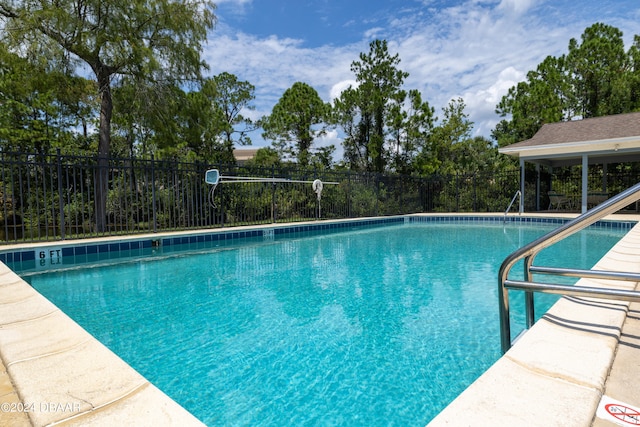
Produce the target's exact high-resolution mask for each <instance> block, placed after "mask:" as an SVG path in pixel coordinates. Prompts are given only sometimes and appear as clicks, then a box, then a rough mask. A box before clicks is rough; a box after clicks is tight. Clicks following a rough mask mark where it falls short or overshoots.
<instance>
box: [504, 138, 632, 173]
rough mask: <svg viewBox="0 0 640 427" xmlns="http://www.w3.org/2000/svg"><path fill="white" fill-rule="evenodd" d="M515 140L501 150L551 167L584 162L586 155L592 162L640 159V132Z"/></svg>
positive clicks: (618, 161) (590, 162)
mask: <svg viewBox="0 0 640 427" xmlns="http://www.w3.org/2000/svg"><path fill="white" fill-rule="evenodd" d="M518 145H519V144H514V145H511V146H506V147H502V148H500V149H498V151H499V152H500V153H502V154H506V155H509V156H514V157H519V158H520V159H521V160H524V161H525V162H529V163H537V164H542V165H547V166H552V167H560V166H571V165H578V164H582V157H583V155H586V156H587V158H588V162H589V164H602V163H622V162H635V161H640V136H633V137H625V138H614V139H601V140H592V141H577V142H564V143H558V144H543V145H531V146H522V145H520V146H518Z"/></svg>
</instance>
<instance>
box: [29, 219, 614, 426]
mask: <svg viewBox="0 0 640 427" xmlns="http://www.w3.org/2000/svg"><path fill="white" fill-rule="evenodd" d="M552 228H553V226H542V225H535V226H522V225H514V224H507V225H506V226H503V225H502V224H496V225H468V224H465V223H464V222H461V223H457V224H429V223H427V224H402V225H393V226H387V227H377V228H367V229H359V230H354V231H348V232H347V231H345V232H339V233H332V234H324V235H323V234H317V235H308V234H306V235H302V234H301V235H299V236H295V235H294V236H292V237H287V238H282V239H280V238H277V237H276V238H275V239H272V240H265V239H262V238H252V239H242V240H240V241H237V242H234V243H231V244H229V243H226V244H221V243H216V242H213V243H211V245H210V247H204V248H203V247H200V248H198V249H197V250H195V249H194V250H191V249H190V248H188V247H186V246H185V247H184V248H183V249H184V251H175V250H172V251H171V252H168V253H163V252H162V250H158V251H157V252H156V254H155V255H154V256H147V257H138V258H133V259H127V258H121V259H119V260H118V262H117V263H116V262H111V263H96V264H95V265H82V266H79V267H71V268H66V269H64V270H60V271H49V272H46V273H29V274H27V275H25V276H24V277H25V280H27V281H28V282H29V283H31V285H32V286H33V287H34V288H36V289H37V290H38V291H40V292H41V293H42V294H43V295H45V296H46V297H47V298H49V299H50V300H51V301H53V302H54V303H55V304H56V305H57V306H58V307H60V308H61V309H62V310H63V311H64V312H65V313H67V314H68V315H69V316H70V317H72V318H73V319H74V320H76V321H77V322H78V323H79V324H80V325H82V326H83V327H84V328H85V329H87V330H88V331H89V332H90V333H91V334H93V335H94V336H95V337H96V338H97V339H99V340H100V341H101V342H103V343H104V344H105V345H107V346H108V347H109V348H111V349H112V350H113V351H114V352H115V353H117V354H118V355H119V356H120V357H122V358H123V359H124V360H125V361H127V362H128V363H129V364H130V365H132V366H133V367H134V368H135V369H137V370H138V371H139V372H140V373H141V374H143V375H144V376H145V377H147V378H148V379H149V380H150V381H151V382H153V383H154V384H155V385H156V386H158V387H159V388H160V389H162V390H163V391H164V392H165V393H167V394H168V395H169V396H171V397H172V398H173V399H175V400H176V401H177V402H178V403H180V404H181V405H183V406H184V407H185V408H186V409H188V410H189V411H190V412H192V413H193V414H194V415H195V416H196V417H198V418H199V419H201V420H202V421H204V422H205V423H206V424H208V425H211V426H238V425H251V426H282V425H379V424H380V423H384V424H385V425H402V426H410V425H414V426H415V425H424V424H426V423H427V422H428V421H429V420H431V419H432V418H433V417H434V416H435V415H436V414H437V413H438V412H440V411H441V410H442V409H443V408H444V406H446V405H447V404H448V403H449V402H450V401H452V400H453V399H454V398H455V397H456V396H457V395H458V394H459V393H461V392H462V391H463V390H464V389H465V388H466V387H467V386H468V385H469V384H470V383H471V382H473V381H474V380H475V379H476V378H477V377H478V376H479V375H480V374H482V373H483V372H484V371H485V370H486V369H487V368H488V367H489V366H490V365H491V364H492V363H494V362H495V361H496V360H497V359H498V358H499V357H500V337H499V321H498V303H497V271H498V268H499V266H500V264H501V262H502V261H503V259H504V258H505V257H506V256H507V255H508V254H509V253H511V252H512V251H513V250H515V249H517V248H518V247H520V246H522V245H523V244H525V243H527V242H530V241H532V240H534V239H535V238H537V237H539V236H540V235H542V234H544V233H546V232H548V231H549V230H551V229H552ZM623 234H624V231H620V230H603V229H589V230H588V231H583V232H581V233H580V234H579V235H577V236H573V237H571V238H569V239H567V240H566V241H563V242H561V243H559V244H558V245H556V246H554V247H552V248H550V249H547V250H545V251H544V252H542V254H541V255H540V256H539V257H538V262H537V264H539V265H558V266H559V265H564V266H571V267H576V268H588V267H591V266H592V265H593V264H594V263H595V262H597V260H598V259H599V258H600V257H601V256H602V255H604V253H606V251H607V250H608V249H609V248H611V247H612V246H613V244H614V243H615V242H616V241H618V240H619V239H620V237H621V236H622V235H623ZM216 245H219V246H216ZM516 270H517V271H521V269H516ZM555 299H556V297H546V298H538V300H537V301H538V304H539V308H538V314H539V315H541V314H542V313H543V311H544V310H546V309H548V307H550V305H551V304H552V303H553V302H554V301H555ZM514 300H515V301H514V302H513V303H512V304H513V306H512V311H513V312H514V315H513V318H514V320H513V322H514V323H515V324H516V325H518V324H520V326H521V325H522V323H523V321H522V313H521V311H522V310H521V308H520V307H519V304H518V301H519V299H518V298H514ZM516 327H517V326H516ZM514 335H515V334H514Z"/></svg>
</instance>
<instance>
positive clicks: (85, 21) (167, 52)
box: [0, 0, 215, 231]
mask: <svg viewBox="0 0 640 427" xmlns="http://www.w3.org/2000/svg"><path fill="white" fill-rule="evenodd" d="M213 9H214V5H213V4H212V3H211V2H210V1H209V0H187V1H177V0H148V1H147V0H145V1H143V0H132V1H129V2H107V1H102V0H86V1H79V0H60V1H56V2H53V3H52V2H49V1H46V0H30V1H27V0H23V1H13V0H2V1H0V16H2V17H4V18H5V20H6V21H5V25H4V29H5V33H4V34H5V38H6V40H7V42H8V43H12V44H13V45H14V46H16V47H20V48H24V47H25V45H26V47H27V49H28V50H29V51H30V52H40V53H42V54H44V57H45V58H49V59H50V60H59V61H61V62H63V63H69V62H81V63H84V64H86V65H87V66H88V67H89V68H90V69H91V71H92V72H93V74H94V76H95V79H96V82H97V89H98V93H99V97H100V119H99V142H98V162H99V174H98V185H97V191H96V228H97V230H98V231H104V230H105V226H106V224H105V222H106V198H107V188H108V181H107V180H108V158H109V155H110V146H111V119H112V113H113V100H112V96H111V84H112V80H113V78H114V77H115V76H118V75H132V76H138V77H144V78H149V79H189V78H195V77H198V76H199V74H200V71H201V69H202V68H203V66H204V64H203V63H202V62H201V61H200V55H199V52H200V49H201V43H202V42H203V41H204V40H205V38H206V35H207V32H208V30H209V29H210V28H212V26H213V23H214V20H215V17H214V15H213Z"/></svg>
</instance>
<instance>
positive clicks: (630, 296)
mask: <svg viewBox="0 0 640 427" xmlns="http://www.w3.org/2000/svg"><path fill="white" fill-rule="evenodd" d="M639 200H640V184H636V185H634V186H633V187H630V188H628V189H626V190H625V191H623V192H621V193H620V194H617V195H616V196H614V197H612V198H610V199H608V200H606V201H604V202H603V203H601V204H599V205H598V206H596V207H595V208H593V209H591V210H589V211H587V212H585V213H583V214H582V215H580V216H578V217H576V218H575V219H573V220H571V221H569V222H567V223H565V224H563V225H562V226H560V227H558V228H556V229H555V230H553V231H551V232H549V233H547V234H545V235H544V236H542V237H540V238H538V239H536V240H534V241H533V242H531V243H529V244H527V245H525V246H523V247H521V248H520V249H518V250H516V251H515V252H513V253H512V254H511V255H509V256H508V257H507V258H505V260H504V261H503V262H502V265H501V266H500V271H499V273H498V282H499V288H498V305H499V307H500V341H501V346H502V352H503V353H506V352H507V351H508V350H509V348H511V344H512V343H511V324H510V318H509V291H508V290H509V289H520V290H524V291H525V309H526V324H527V326H526V328H527V329H529V328H531V326H533V324H534V322H535V319H534V304H533V292H543V293H552V294H559V295H573V296H583V297H594V298H606V299H614V300H624V301H638V302H640V292H637V291H626V290H620V289H608V288H593V287H586V286H573V285H558V284H547V283H535V282H533V273H534V272H535V273H541V274H555V275H560V276H573V277H591V278H606V279H614V280H631V281H640V275H639V274H635V273H623V272H612V271H601V270H578V269H571V268H562V269H558V268H551V267H537V266H533V261H534V259H535V257H536V255H538V253H539V252H540V251H541V250H542V249H545V248H547V247H549V246H551V245H553V244H555V243H557V242H559V241H560V240H562V239H564V238H566V237H569V236H571V235H572V234H574V233H577V232H578V231H580V230H582V229H584V228H586V227H588V226H590V225H591V224H593V223H595V222H597V221H599V220H600V219H602V218H604V217H605V216H607V215H610V214H613V213H615V212H617V211H619V210H620V209H622V208H624V207H625V206H627V205H630V204H631V203H634V202H637V201H639ZM523 259H524V280H521V281H518V280H509V278H508V277H509V273H510V272H511V268H512V267H513V266H514V265H515V264H516V263H517V262H518V261H520V260H523Z"/></svg>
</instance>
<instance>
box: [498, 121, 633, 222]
mask: <svg viewBox="0 0 640 427" xmlns="http://www.w3.org/2000/svg"><path fill="white" fill-rule="evenodd" d="M498 151H499V152H500V153H502V154H506V155H509V156H514V157H518V158H519V159H520V192H521V194H522V197H523V198H524V192H525V162H529V163H534V164H535V165H536V171H537V172H538V174H537V175H538V178H537V184H536V200H537V201H538V205H539V202H540V178H539V177H540V173H539V171H540V167H541V166H544V167H548V168H550V169H552V168H557V167H565V166H576V165H582V180H581V184H582V185H581V191H580V194H579V195H578V197H577V199H576V200H574V199H573V198H571V197H569V196H568V195H563V194H559V195H558V194H555V195H554V194H553V193H552V194H550V198H551V205H553V203H554V202H555V203H557V204H562V203H567V204H568V205H571V206H573V204H574V203H575V204H576V205H577V206H579V207H580V211H581V212H582V213H584V212H586V211H587V209H588V207H589V206H591V205H594V204H597V203H600V202H602V201H604V200H606V198H607V197H608V196H609V194H608V192H607V182H606V175H607V174H606V170H607V165H608V164H611V163H630V162H638V161H640V112H638V113H628V114H617V115H613V116H603V117H594V118H589V119H583V120H574V121H568V122H560V123H549V124H545V125H543V126H542V127H541V128H540V130H538V132H536V134H535V135H534V136H533V137H532V138H531V139H527V140H525V141H521V142H518V143H515V144H511V145H508V146H506V147H502V148H500V149H499V150H498ZM595 164H600V165H602V167H603V171H604V172H605V173H603V179H602V186H601V188H600V189H589V188H588V173H589V165H595ZM555 196H560V197H561V198H560V199H555ZM562 197H564V199H562ZM554 199H555V200H554ZM520 210H521V211H523V210H524V208H523V205H522V204H521V206H520Z"/></svg>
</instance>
